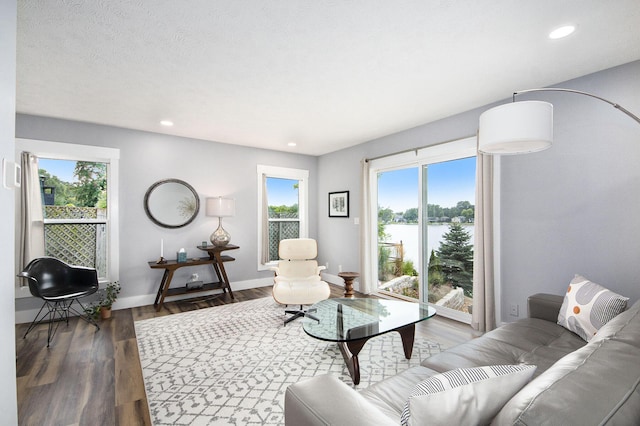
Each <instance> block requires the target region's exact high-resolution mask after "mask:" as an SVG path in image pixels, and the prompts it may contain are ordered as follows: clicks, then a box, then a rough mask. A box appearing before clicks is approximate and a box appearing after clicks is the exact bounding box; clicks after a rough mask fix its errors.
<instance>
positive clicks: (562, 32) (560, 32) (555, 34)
mask: <svg viewBox="0 0 640 426" xmlns="http://www.w3.org/2000/svg"><path fill="white" fill-rule="evenodd" d="M575 30H576V27H575V25H565V26H562V27H560V28H556V29H555V30H553V31H551V32H550V33H549V38H550V39H554V40H555V39H558V38H563V37H566V36H568V35H569V34H572V33H573V32H574V31H575Z"/></svg>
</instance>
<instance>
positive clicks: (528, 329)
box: [422, 318, 586, 375]
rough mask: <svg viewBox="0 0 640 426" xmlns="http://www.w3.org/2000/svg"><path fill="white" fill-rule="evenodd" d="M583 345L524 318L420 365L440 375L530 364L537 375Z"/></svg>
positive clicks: (545, 323)
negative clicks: (456, 371)
mask: <svg viewBox="0 0 640 426" xmlns="http://www.w3.org/2000/svg"><path fill="white" fill-rule="evenodd" d="M585 344H586V342H585V341H584V340H582V339H581V338H580V337H578V335H576V334H575V333H572V332H570V331H568V330H566V329H564V328H562V327H559V326H558V325H556V324H555V323H553V322H550V321H545V320H541V319H536V318H524V319H521V320H519V321H516V322H513V323H509V324H505V325H503V326H501V327H499V328H497V329H495V330H492V331H490V332H488V333H486V334H484V335H482V336H480V337H478V338H476V339H473V340H470V341H468V342H465V343H463V344H461V345H458V346H455V347H453V348H451V349H448V350H446V351H444V352H441V353H439V354H437V355H434V356H431V357H429V358H427V359H425V360H424V361H423V362H422V365H423V366H424V367H427V368H431V369H432V370H436V371H438V372H440V373H443V372H445V371H449V370H453V369H455V368H469V367H477V366H482V365H494V364H530V365H536V366H537V367H538V368H537V370H536V373H535V374H536V375H539V374H541V373H542V372H544V371H545V370H546V369H547V368H549V367H551V366H552V365H553V364H554V363H555V362H556V361H557V360H559V359H560V358H562V357H563V356H565V355H566V354H568V353H571V352H573V351H575V350H576V349H579V348H581V347H583V346H584V345H585Z"/></svg>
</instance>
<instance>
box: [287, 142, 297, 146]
mask: <svg viewBox="0 0 640 426" xmlns="http://www.w3.org/2000/svg"><path fill="white" fill-rule="evenodd" d="M297 145H298V144H297V143H295V142H289V143H288V144H287V146H297Z"/></svg>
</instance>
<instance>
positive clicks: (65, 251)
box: [44, 206, 107, 278]
mask: <svg viewBox="0 0 640 426" xmlns="http://www.w3.org/2000/svg"><path fill="white" fill-rule="evenodd" d="M44 222H45V226H44V232H45V255H46V256H52V257H55V258H58V259H60V260H62V261H63V262H66V263H69V264H71V265H78V266H86V267H90V268H96V269H97V271H98V277H99V278H104V277H106V276H107V261H106V254H107V232H106V231H107V221H106V211H105V210H104V209H98V208H94V207H68V206H45V220H44Z"/></svg>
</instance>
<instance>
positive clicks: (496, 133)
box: [478, 101, 553, 155]
mask: <svg viewBox="0 0 640 426" xmlns="http://www.w3.org/2000/svg"><path fill="white" fill-rule="evenodd" d="M552 142H553V105H552V104H550V103H549V102H541V101H522V102H513V103H509V104H504V105H500V106H497V107H494V108H491V109H489V110H487V111H485V112H483V113H482V114H481V115H480V125H479V130H478V151H479V152H481V153H483V154H500V155H509V154H524V153H528V152H537V151H542V150H544V149H547V148H549V147H550V146H551V143H552Z"/></svg>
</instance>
